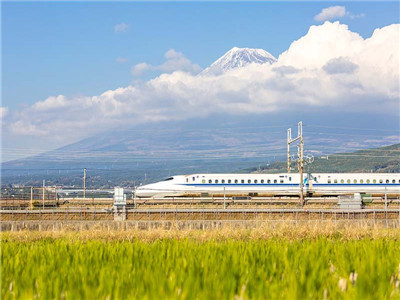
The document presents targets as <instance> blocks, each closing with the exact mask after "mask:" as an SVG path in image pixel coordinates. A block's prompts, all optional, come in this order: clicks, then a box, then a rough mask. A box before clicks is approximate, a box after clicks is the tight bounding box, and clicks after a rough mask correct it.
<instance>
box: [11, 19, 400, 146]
mask: <svg viewBox="0 0 400 300" xmlns="http://www.w3.org/2000/svg"><path fill="white" fill-rule="evenodd" d="M399 33H400V25H399V24H393V25H390V26H387V27H383V28H380V29H376V30H375V31H374V33H373V35H372V36H371V37H370V38H367V39H363V38H362V37H361V36H360V35H359V34H357V33H354V32H351V31H350V30H349V29H348V27H347V26H346V25H343V24H339V23H338V22H335V23H330V22H325V23H324V24H323V25H319V26H311V27H310V29H309V31H308V33H307V34H306V35H305V36H303V37H301V38H300V39H298V40H297V41H294V42H293V43H292V44H291V45H290V47H289V49H288V50H287V51H285V52H284V53H282V54H281V55H280V56H279V58H278V61H277V62H276V63H274V64H272V65H270V64H250V65H248V66H246V67H243V68H240V69H233V70H230V71H229V72H226V73H224V74H222V75H218V76H195V75H193V74H192V73H191V72H192V71H193V64H192V63H191V62H189V63H187V61H185V59H186V58H185V57H184V56H183V54H182V53H179V52H176V51H175V50H170V51H168V52H167V53H166V54H165V58H166V62H165V63H163V64H161V65H159V66H151V65H148V64H146V63H142V64H138V65H136V66H135V67H134V69H133V70H132V72H134V73H135V72H137V74H141V73H142V72H144V71H148V70H160V71H163V72H172V73H170V74H168V73H164V74H162V75H160V76H158V77H156V78H153V79H151V80H149V81H147V82H138V83H135V84H133V85H131V86H127V87H121V88H118V89H116V90H109V91H106V92H104V93H103V94H101V95H99V96H92V97H65V96H62V95H60V96H57V97H49V98H47V99H45V100H44V101H40V102H37V103H35V104H34V105H32V106H30V107H28V108H26V109H23V110H22V111H19V112H17V113H14V115H13V116H12V120H11V122H9V123H10V127H9V130H10V131H11V132H13V133H14V134H19V135H22V134H25V135H42V136H51V137H56V136H61V137H62V138H63V140H64V141H66V140H76V139H77V138H82V137H85V136H88V135H90V134H93V133H98V132H101V131H103V130H105V129H111V128H114V127H117V126H124V127H126V126H130V125H134V124H138V123H147V122H158V121H161V120H180V119H188V118H193V117H199V116H209V115H212V114H214V113H225V114H230V115H245V114H271V113H283V112H287V111H296V112H298V113H301V112H302V111H309V110H311V109H312V110H314V111H318V110H323V111H326V110H327V109H330V110H337V111H354V112H373V113H375V112H381V113H386V114H393V113H398V111H399V94H400V88H399V69H400V66H399V53H400V51H399V43H398V41H399ZM186 60H187V59H186ZM182 66H184V67H182ZM175 69H184V71H175V72H173V70H175Z"/></svg>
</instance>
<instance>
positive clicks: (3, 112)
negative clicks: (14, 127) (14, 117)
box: [0, 106, 8, 119]
mask: <svg viewBox="0 0 400 300" xmlns="http://www.w3.org/2000/svg"><path fill="white" fill-rule="evenodd" d="M7 115H8V107H4V106H0V118H1V119H4V118H5V117H6V116H7Z"/></svg>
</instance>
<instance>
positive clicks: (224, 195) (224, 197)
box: [224, 187, 226, 209]
mask: <svg viewBox="0 0 400 300" xmlns="http://www.w3.org/2000/svg"><path fill="white" fill-rule="evenodd" d="M225 201H226V196H225V187H224V209H226V204H225V203H226V202H225Z"/></svg>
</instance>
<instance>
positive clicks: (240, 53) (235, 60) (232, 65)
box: [200, 47, 276, 76]
mask: <svg viewBox="0 0 400 300" xmlns="http://www.w3.org/2000/svg"><path fill="white" fill-rule="evenodd" d="M274 62H276V58H275V57H274V56H272V55H271V54H270V53H268V52H267V51H265V50H263V49H251V48H238V47H234V48H232V49H231V50H229V51H228V52H226V53H225V54H224V55H223V56H222V57H220V58H219V59H218V60H216V61H215V62H214V63H212V65H211V66H210V67H208V68H206V69H205V70H203V71H202V72H201V73H200V75H203V76H204V75H220V74H223V73H225V72H227V71H229V70H232V69H236V68H242V67H245V66H247V65H249V64H252V63H255V64H265V63H269V64H272V63H274Z"/></svg>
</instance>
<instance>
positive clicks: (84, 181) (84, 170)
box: [83, 168, 86, 199]
mask: <svg viewBox="0 0 400 300" xmlns="http://www.w3.org/2000/svg"><path fill="white" fill-rule="evenodd" d="M85 198H86V168H84V169H83V199H85Z"/></svg>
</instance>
